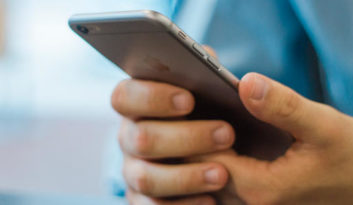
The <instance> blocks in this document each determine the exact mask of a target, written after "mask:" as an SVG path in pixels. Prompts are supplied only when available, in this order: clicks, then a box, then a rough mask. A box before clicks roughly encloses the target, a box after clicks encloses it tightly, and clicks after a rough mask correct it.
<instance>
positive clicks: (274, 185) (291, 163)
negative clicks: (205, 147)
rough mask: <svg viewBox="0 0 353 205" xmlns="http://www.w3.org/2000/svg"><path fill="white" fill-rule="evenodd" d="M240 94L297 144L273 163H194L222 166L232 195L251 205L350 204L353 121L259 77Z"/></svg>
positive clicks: (225, 159)
mask: <svg viewBox="0 0 353 205" xmlns="http://www.w3.org/2000/svg"><path fill="white" fill-rule="evenodd" d="M239 92H240V96H241V99H242V101H243V103H244V105H245V106H246V108H247V109H248V110H249V111H250V112H251V113H252V114H253V115H254V116H255V117H257V118H258V119H260V120H263V121H265V122H267V123H270V124H272V125H275V126H277V127H279V128H281V129H283V130H286V131H288V132H290V133H291V134H292V135H293V136H294V137H295V138H296V143H295V144H293V146H292V147H291V148H290V149H289V150H288V151H287V152H286V154H285V155H284V156H283V157H280V158H278V159H277V160H275V161H274V162H265V161H258V160H255V159H251V158H248V157H243V156H238V155H236V154H235V153H223V154H213V155H212V154H211V155H208V156H202V157H200V158H199V159H197V160H196V161H211V162H219V163H222V164H223V165H224V166H225V167H226V168H227V169H228V171H229V173H230V175H231V177H230V179H231V184H232V185H233V188H234V190H233V191H234V192H233V193H235V191H236V193H237V194H238V195H239V197H240V198H241V199H243V200H244V201H245V202H246V203H247V204H351V203H352V201H353V174H352V173H353V118H351V117H349V116H347V115H344V114H342V113H340V112H338V111H337V110H335V109H333V108H331V107H329V106H327V105H323V104H319V103H315V102H312V101H310V100H308V99H305V98H303V97H302V96H300V95H298V94H297V93H295V92H294V91H292V90H291V89H289V88H287V87H285V86H283V85H281V84H279V83H277V82H275V81H272V80H270V79H268V78H266V77H264V76H261V75H259V74H248V75H246V76H245V77H244V78H243V79H242V80H241V82H240V85H239ZM231 191H232V190H230V192H231Z"/></svg>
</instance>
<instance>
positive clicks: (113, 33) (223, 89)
mask: <svg viewBox="0 0 353 205" xmlns="http://www.w3.org/2000/svg"><path fill="white" fill-rule="evenodd" d="M69 25H70V27H71V29H72V30H73V31H74V32H76V33H77V34H78V35H79V36H80V37H82V38H83V39H84V40H85V41H86V42H87V43H89V44H90V45H91V46H92V47H93V48H95V49H96V50H97V51H98V52H99V53H101V54H102V55H103V56H105V57H106V58H107V59H108V60H110V61H111V62H113V63H114V64H116V65H117V66H118V67H119V68H120V69H122V70H124V71H125V72H126V73H127V74H128V75H129V76H131V77H132V78H135V79H142V80H150V81H157V82H164V83H169V84H172V85H175V86H179V87H182V88H185V89H187V90H189V91H191V92H192V93H193V95H194V96H195V99H196V106H195V111H194V112H193V113H192V114H191V115H190V116H188V117H189V118H190V119H223V120H227V121H228V122H230V123H231V124H232V125H233V126H234V128H235V130H236V133H237V140H236V144H235V146H234V148H235V149H236V151H237V152H239V153H240V154H245V155H249V156H252V157H256V158H259V159H265V160H273V159H276V158H277V157H279V156H281V155H282V154H283V153H285V151H286V150H287V148H288V147H289V146H290V145H291V144H292V143H293V138H292V137H291V136H290V135H289V134H288V133H286V132H283V131H282V130H279V129H277V128H275V127H273V126H271V125H269V124H266V123H264V122H261V121H259V120H257V119H255V118H254V117H253V116H252V115H251V114H250V113H249V112H248V111H247V110H246V109H245V107H244V106H243V104H242V102H241V100H240V98H239V95H238V90H237V85H238V83H239V80H238V78H236V77H235V76H234V75H233V74H232V73H231V72H229V71H228V70H227V69H226V68H225V67H224V66H223V65H222V64H221V63H220V62H219V61H218V60H217V59H216V58H214V57H212V56H210V55H209V54H208V53H207V52H206V51H205V50H204V49H203V47H202V46H201V45H200V44H198V43H197V42H195V41H194V40H193V39H192V38H190V36H188V35H187V34H186V33H185V32H184V31H182V30H181V29H180V28H179V27H178V26H177V25H176V24H174V23H173V22H172V21H171V20H169V19H168V18H167V17H165V16H164V15H162V14H160V13H158V12H155V11H150V10H142V11H126V12H115V13H95V14H79V15H74V16H72V17H71V18H70V20H69ZM220 32H221V31H220Z"/></svg>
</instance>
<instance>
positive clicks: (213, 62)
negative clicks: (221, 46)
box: [207, 56, 221, 71]
mask: <svg viewBox="0 0 353 205" xmlns="http://www.w3.org/2000/svg"><path fill="white" fill-rule="evenodd" d="M207 62H208V63H209V64H210V65H211V66H212V67H213V68H215V69H216V70H217V71H219V70H220V68H221V64H220V63H219V62H218V61H217V60H216V59H214V58H213V57H211V56H210V57H208V58H207Z"/></svg>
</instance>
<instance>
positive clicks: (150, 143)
mask: <svg viewBox="0 0 353 205" xmlns="http://www.w3.org/2000/svg"><path fill="white" fill-rule="evenodd" d="M119 138H120V139H119V141H120V144H121V147H122V149H123V150H124V151H125V152H127V153H129V154H131V155H134V156H137V157H142V158H145V159H162V158H176V157H188V156H193V155H198V154H204V153H210V152H215V151H220V150H225V149H228V148H230V147H231V146H232V145H233V143H234V141H235V133H234V130H233V128H232V126H231V125H230V124H228V123H227V122H224V121H175V122H172V121H141V122H137V123H135V122H133V121H126V122H124V124H123V127H122V129H121V133H120V136H119Z"/></svg>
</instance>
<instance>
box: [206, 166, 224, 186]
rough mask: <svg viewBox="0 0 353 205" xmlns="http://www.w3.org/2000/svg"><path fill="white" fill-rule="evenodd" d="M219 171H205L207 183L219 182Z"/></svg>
mask: <svg viewBox="0 0 353 205" xmlns="http://www.w3.org/2000/svg"><path fill="white" fill-rule="evenodd" d="M219 179H220V176H219V171H218V169H209V170H207V171H206V172H205V181H206V183H208V184H219Z"/></svg>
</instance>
